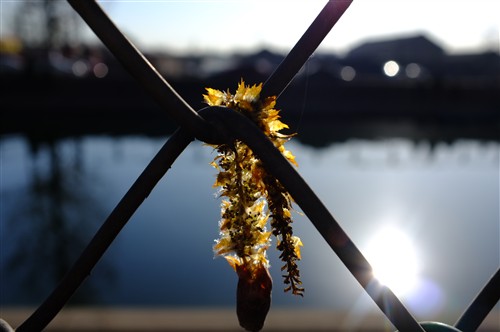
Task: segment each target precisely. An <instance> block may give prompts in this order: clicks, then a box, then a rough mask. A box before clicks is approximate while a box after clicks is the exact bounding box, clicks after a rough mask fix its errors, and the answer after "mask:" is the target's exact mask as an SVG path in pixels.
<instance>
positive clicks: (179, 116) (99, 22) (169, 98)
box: [68, 0, 213, 140]
mask: <svg viewBox="0 0 500 332" xmlns="http://www.w3.org/2000/svg"><path fill="white" fill-rule="evenodd" d="M68 2H69V3H70V5H71V6H72V7H73V8H74V9H75V11H76V12H78V14H79V15H80V16H81V17H82V18H83V20H84V21H85V22H86V23H87V24H88V26H89V27H90V28H91V29H92V31H94V33H95V34H96V35H97V37H99V38H100V39H101V41H102V42H103V43H104V45H106V47H107V48H108V49H109V50H110V51H111V53H113V55H114V56H115V57H116V59H117V60H118V61H119V62H120V63H121V64H122V65H123V66H124V67H125V69H126V70H127V71H128V72H129V73H130V74H131V75H132V76H133V77H134V78H135V79H136V80H137V81H138V82H139V83H140V85H141V86H142V87H143V88H144V89H146V91H147V92H149V94H150V95H151V96H152V97H153V98H154V99H155V100H156V102H157V103H158V104H159V105H160V106H161V107H162V108H163V110H165V111H166V112H168V113H169V114H170V115H171V116H172V117H173V119H174V120H175V121H176V122H177V123H178V124H179V125H180V126H181V127H183V128H185V129H187V130H189V131H190V132H192V133H193V134H194V135H196V136H197V137H200V138H203V140H210V138H209V137H208V136H207V135H208V133H213V131H212V130H209V129H208V128H207V125H208V124H207V123H206V122H205V121H203V119H202V118H201V117H200V116H199V115H198V113H196V111H195V110H194V109H193V108H192V107H191V106H189V104H188V103H187V102H186V101H184V99H182V97H181V96H180V95H179V94H178V93H177V92H176V91H175V90H174V88H173V87H172V86H171V85H170V84H169V83H168V82H167V81H166V80H165V79H164V78H163V77H162V76H161V75H160V74H159V73H158V72H157V71H156V69H155V68H154V67H153V65H151V63H150V62H149V61H148V60H147V59H146V58H145V57H144V55H143V54H142V53H141V52H140V51H139V50H138V49H137V48H136V47H135V46H134V45H133V44H132V42H131V41H130V40H128V39H127V37H125V35H124V34H123V33H122V32H121V31H120V30H119V29H118V28H117V27H116V26H115V24H114V23H113V22H112V21H111V19H110V18H109V17H108V16H107V15H106V13H105V12H104V11H103V10H102V8H101V7H100V6H99V4H97V3H96V2H95V1H93V0H92V1H91V0H85V1H81V0H68Z"/></svg>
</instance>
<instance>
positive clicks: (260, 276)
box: [236, 265, 273, 331]
mask: <svg viewBox="0 0 500 332" xmlns="http://www.w3.org/2000/svg"><path fill="white" fill-rule="evenodd" d="M237 273H238V290H237V293H236V314H237V315H238V321H239V322H240V326H241V327H243V328H244V329H245V330H247V331H260V330H261V329H262V327H263V326H264V321H265V320H266V316H267V313H268V311H269V308H270V306H271V289H272V287H273V282H272V280H271V276H270V275H269V271H268V269H267V268H266V267H265V266H263V265H259V267H257V268H254V271H253V272H252V271H250V270H248V269H247V268H246V267H245V266H244V265H242V266H239V267H238V268H237Z"/></svg>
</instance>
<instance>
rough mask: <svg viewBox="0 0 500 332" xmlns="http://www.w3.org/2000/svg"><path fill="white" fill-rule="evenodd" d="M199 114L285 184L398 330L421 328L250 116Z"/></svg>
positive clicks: (220, 110)
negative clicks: (246, 149) (254, 155)
mask: <svg viewBox="0 0 500 332" xmlns="http://www.w3.org/2000/svg"><path fill="white" fill-rule="evenodd" d="M200 114H201V115H202V116H203V118H205V119H207V120H208V121H213V122H215V123H219V124H220V125H222V126H223V128H224V129H223V130H224V131H225V132H227V133H229V134H230V135H232V138H231V139H238V140H241V141H242V142H244V143H245V144H247V145H248V146H249V147H250V148H251V149H252V151H253V152H254V153H255V154H256V155H258V156H259V158H260V159H261V160H262V161H263V163H264V166H265V167H266V169H268V171H269V172H270V173H271V174H273V175H274V176H275V177H276V178H277V179H278V180H279V181H280V182H281V183H282V184H283V185H284V186H285V188H286V189H287V190H288V192H289V193H290V194H291V195H292V197H293V199H294V201H295V202H296V203H297V204H298V205H299V206H300V207H301V209H302V211H303V212H304V213H305V214H306V215H307V217H308V218H309V220H310V221H311V222H312V223H313V225H314V226H315V227H316V229H317V230H318V231H319V233H320V234H321V235H322V236H323V238H324V239H325V241H326V242H327V243H328V244H329V245H330V248H332V250H333V251H334V252H335V253H336V254H337V256H338V257H339V258H340V260H341V261H342V262H343V263H344V265H345V266H346V267H347V269H349V271H350V272H351V273H352V275H353V276H354V277H355V278H356V280H357V281H358V282H359V283H360V284H361V286H362V287H363V288H364V289H365V291H366V292H367V293H368V295H370V297H371V298H372V299H373V301H375V303H376V304H377V305H378V307H379V308H380V310H382V312H383V313H384V314H385V315H386V316H387V318H389V320H390V321H391V322H392V324H393V325H394V326H395V327H396V328H397V329H398V330H399V331H405V332H412V331H414V332H423V331H424V329H423V328H422V327H421V326H420V325H419V324H418V323H417V321H416V320H415V318H414V317H413V316H412V315H411V314H410V312H409V311H408V310H407V309H406V307H405V306H404V305H403V303H401V301H400V300H399V299H398V298H397V297H396V295H394V293H393V292H392V291H391V290H390V289H389V288H387V287H385V286H383V285H381V284H379V283H378V282H377V281H376V280H375V279H374V278H373V274H372V268H371V265H370V263H369V262H368V260H367V259H366V258H365V257H364V256H363V254H362V253H361V251H359V249H358V248H357V247H356V245H355V244H354V243H353V242H352V241H351V239H350V238H349V236H348V235H347V234H346V233H345V231H344V230H343V229H342V227H341V226H340V224H339V223H338V222H337V221H336V220H335V218H334V217H333V216H332V215H331V214H330V212H329V211H328V209H327V208H326V207H325V205H324V204H323V203H322V202H321V200H320V199H319V198H318V196H316V194H315V193H314V191H313V190H312V189H311V187H309V185H308V184H307V182H305V181H304V179H303V178H302V177H301V176H300V174H299V173H297V171H296V170H295V169H294V168H293V167H292V166H291V165H290V163H289V162H288V161H287V160H286V159H285V158H284V157H283V156H282V155H281V153H280V152H279V151H278V150H277V149H276V147H275V146H274V145H273V143H272V142H271V141H270V140H269V139H268V138H267V137H266V136H265V135H264V133H262V131H261V130H260V129H259V128H258V127H257V126H256V125H255V124H254V123H253V122H252V121H251V120H250V119H248V118H246V117H245V116H244V115H242V114H241V113H238V112H234V111H232V110H230V109H227V108H224V107H207V108H205V109H203V110H201V111H200Z"/></svg>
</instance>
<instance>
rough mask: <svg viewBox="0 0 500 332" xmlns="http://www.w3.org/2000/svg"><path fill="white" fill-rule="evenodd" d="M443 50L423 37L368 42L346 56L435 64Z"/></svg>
mask: <svg viewBox="0 0 500 332" xmlns="http://www.w3.org/2000/svg"><path fill="white" fill-rule="evenodd" d="M444 54H445V52H444V50H443V49H442V48H441V47H439V46H438V45H437V44H436V43H434V42H432V41H431V40H430V39H429V38H427V37H426V36H424V35H416V36H409V37H403V38H396V39H384V40H378V41H369V42H366V43H364V44H362V45H360V46H358V47H355V48H353V49H352V50H351V51H350V52H349V53H348V55H347V57H348V58H351V59H361V58H370V59H379V60H384V61H385V60H387V59H389V58H390V59H393V60H397V61H401V62H406V63H408V62H419V63H428V62H435V61H436V60H437V59H440V58H441V57H442V56H443V55H444Z"/></svg>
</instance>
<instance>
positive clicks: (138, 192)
mask: <svg viewBox="0 0 500 332" xmlns="http://www.w3.org/2000/svg"><path fill="white" fill-rule="evenodd" d="M68 2H69V3H70V4H71V6H72V7H73V8H74V9H75V10H76V11H77V12H78V13H79V14H80V16H81V17H82V18H83V19H84V21H85V22H86V23H87V24H88V25H89V27H90V28H91V29H92V30H93V31H94V33H95V34H96V35H97V36H98V37H99V38H100V39H101V40H102V42H103V43H104V44H105V45H106V46H107V47H108V49H109V50H110V51H111V52H112V53H113V54H114V56H115V57H116V58H117V59H118V60H119V61H120V62H121V63H122V65H123V66H124V67H125V68H126V69H127V70H128V71H129V72H130V73H131V74H132V76H133V77H134V78H135V79H136V80H137V81H138V82H139V83H140V84H141V86H142V87H143V88H144V89H145V90H146V91H147V92H148V93H149V94H150V96H151V97H152V98H154V99H155V100H156V101H157V102H158V103H159V105H160V106H161V107H162V108H163V110H165V111H166V112H167V113H168V114H169V115H170V116H172V117H173V119H174V120H175V121H176V122H177V123H178V124H179V125H180V128H179V129H178V130H177V131H176V132H175V133H174V134H173V135H172V136H171V137H170V138H169V139H168V140H167V142H166V143H165V145H164V146H163V147H162V148H161V149H160V150H159V152H158V153H157V155H156V156H155V157H154V158H153V159H152V160H151V162H150V163H149V164H148V166H147V167H146V168H145V169H144V171H143V172H142V174H141V175H140V176H139V177H138V178H137V180H136V181H135V182H134V184H133V185H132V186H131V187H130V189H129V190H128V192H127V193H126V194H125V195H124V197H123V198H122V199H121V200H120V202H119V203H118V204H117V206H116V207H115V208H114V210H113V211H112V212H111V214H110V215H109V216H108V218H107V219H106V220H105V221H104V223H103V225H102V226H101V228H100V229H99V230H98V231H97V233H96V234H95V236H94V237H93V239H92V240H91V242H90V243H89V244H88V246H87V247H86V249H85V250H84V251H83V253H82V254H81V256H80V257H79V258H78V260H77V261H76V262H75V264H74V265H73V267H72V268H71V269H70V271H69V272H68V273H67V275H66V276H65V277H64V278H63V280H62V281H61V282H60V284H59V285H58V286H57V287H56V288H55V289H54V291H53V292H52V293H51V294H50V295H49V297H48V298H47V299H46V300H45V301H44V302H43V303H42V304H41V305H40V306H39V307H38V308H37V309H36V310H35V312H34V313H33V314H32V315H31V316H30V317H29V318H28V319H27V320H26V321H25V322H24V323H22V324H21V325H20V326H19V327H18V328H17V331H39V330H42V329H43V328H45V327H46V326H47V325H48V324H49V323H50V321H51V320H52V319H53V318H54V317H55V316H56V315H57V314H58V313H59V311H60V310H61V309H62V308H63V307H64V305H65V304H66V303H67V301H68V300H69V299H70V297H71V296H72V295H73V294H74V292H75V291H76V290H77V289H78V287H79V286H80V285H81V284H82V282H83V281H84V280H85V279H86V278H87V277H88V276H89V275H90V272H91V270H92V269H93V268H94V266H95V265H96V263H97V262H98V261H99V259H100V258H101V257H102V255H103V254H104V252H105V251H106V250H107V249H108V247H109V246H110V245H111V243H112V242H113V240H114V239H115V237H116V236H117V235H118V234H119V232H120V231H121V229H122V228H123V227H124V226H125V224H126V223H127V221H128V220H129V219H130V217H131V216H132V215H133V214H134V212H135V211H136V210H137V208H138V207H139V206H140V205H141V204H142V202H143V201H144V200H145V199H146V197H147V196H148V195H149V193H150V192H151V191H152V189H153V188H154V187H155V185H156V184H157V183H158V181H159V180H160V179H161V178H162V177H163V176H165V174H166V172H167V171H168V169H169V168H170V167H171V166H172V164H173V163H174V162H175V160H176V158H177V157H178V156H179V155H180V154H181V153H182V152H183V151H184V149H185V148H186V147H187V146H188V145H189V143H190V142H191V141H193V140H194V139H198V140H200V141H203V142H206V143H211V144H223V143H230V142H232V141H234V140H235V139H238V140H241V141H242V142H244V143H246V144H247V145H248V146H249V147H250V148H251V149H252V150H253V151H254V153H255V154H257V155H258V156H259V157H260V159H261V160H262V161H263V163H264V165H265V167H266V169H267V170H268V171H269V172H270V173H271V174H273V175H274V176H275V177H276V178H277V179H278V180H279V181H280V182H281V183H282V184H283V185H284V187H285V188H286V189H287V190H288V192H289V193H290V194H291V195H292V197H293V199H294V201H295V202H296V203H297V204H298V205H299V206H300V208H301V209H302V211H303V212H304V213H305V214H306V216H307V217H308V218H309V219H310V221H311V222H312V223H313V225H314V226H315V227H316V229H317V230H318V231H319V233H320V234H321V235H322V236H323V238H324V239H325V241H326V242H327V243H328V244H329V245H330V247H331V249H332V250H333V251H334V252H335V253H336V254H337V256H338V257H339V258H340V260H341V261H342V262H343V263H344V265H345V266H346V267H347V268H348V269H349V271H350V272H351V274H352V275H353V276H354V278H355V279H356V280H357V281H358V282H359V284H360V285H361V286H362V287H363V288H364V289H365V291H366V292H367V293H368V294H369V295H370V297H371V298H372V299H373V301H374V302H375V303H376V304H377V306H378V307H379V308H380V310H381V311H382V312H383V313H384V314H385V315H386V316H387V318H388V319H389V320H390V322H391V323H392V324H393V325H394V327H395V328H397V329H398V330H400V331H410V332H411V331H424V328H423V327H422V326H421V324H419V323H418V322H417V321H416V320H415V318H414V317H413V316H412V315H411V314H410V313H409V311H408V310H407V309H406V307H405V306H404V305H403V304H402V303H401V301H400V300H399V299H398V298H397V297H396V296H395V295H394V293H393V292H392V291H391V290H390V289H389V288H387V287H385V286H384V285H381V284H380V283H378V282H377V281H376V280H375V279H374V278H373V275H372V268H371V266H370V264H369V262H368V261H367V260H366V258H365V257H364V256H363V254H362V253H361V252H360V250H359V249H358V248H357V247H356V245H355V244H354V243H353V242H352V241H351V239H350V238H349V236H348V235H347V234H346V233H345V232H344V230H343V229H342V227H341V226H340V225H339V223H338V222H337V221H336V220H335V219H334V217H333V216H332V215H331V213H330V212H329V211H328V209H327V208H326V207H325V206H324V205H323V203H322V202H321V201H320V199H319V198H318V197H317V196H316V194H315V193H314V191H313V190H312V189H311V188H310V187H309V186H308V184H307V183H306V182H305V181H304V180H303V179H302V177H301V176H300V175H299V174H298V173H297V171H296V170H295V169H294V168H293V167H292V166H291V165H290V164H289V162H288V161H287V160H286V159H285V158H284V157H283V156H282V155H281V153H280V152H279V151H278V150H277V149H276V148H275V147H274V145H273V144H272V143H271V142H270V141H269V140H268V138H267V137H266V136H265V135H264V134H263V133H262V132H261V131H260V129H259V128H258V127H257V126H256V125H255V124H254V123H253V122H251V121H250V120H249V119H248V118H246V117H244V116H243V115H241V114H240V113H237V112H234V111H231V110H229V109H226V108H223V107H207V108H204V109H202V110H200V111H199V112H196V111H195V110H194V109H193V108H192V107H190V106H189V104H188V103H187V102H185V101H184V100H183V99H182V97H181V96H180V95H179V94H177V92H176V91H175V90H174V89H173V88H172V86H170V85H169V84H168V82H167V81H166V80H165V79H164V78H163V77H162V76H160V74H159V73H158V72H157V71H156V70H155V68H154V67H153V66H152V65H151V64H150V63H149V62H148V61H147V59H146V58H145V57H144V56H143V55H142V53H141V52H140V51H139V50H138V49H137V48H136V47H135V46H134V45H133V44H132V43H131V42H130V41H129V40H128V39H127V38H126V37H125V36H124V35H123V34H122V33H121V32H120V30H119V29H118V28H117V27H116V26H115V25H114V24H113V22H112V21H111V20H110V19H109V18H108V16H107V15H106V14H105V13H104V11H103V10H102V9H101V7H100V6H99V5H98V4H97V3H96V2H95V1H79V0H68ZM351 2H352V0H337V1H328V3H327V4H326V5H325V7H324V8H323V9H322V11H321V12H320V13H319V15H318V16H317V18H316V19H315V20H314V21H313V23H312V24H311V25H310V27H309V28H308V29H307V30H306V32H305V33H304V35H303V36H302V37H301V38H300V40H299V41H298V42H297V44H296V45H295V46H294V47H293V49H292V50H291V51H290V53H289V54H288V55H287V57H286V58H285V59H284V60H283V62H282V63H281V64H280V65H279V66H278V68H277V69H276V70H275V71H274V72H273V74H272V75H271V76H270V77H269V78H268V80H267V81H266V82H265V84H264V86H263V91H262V93H263V94H264V95H267V96H271V95H275V96H279V95H280V94H281V93H282V92H283V91H284V90H285V88H286V87H287V86H288V84H289V83H290V81H291V80H292V79H293V77H294V76H295V75H296V73H297V72H298V71H299V70H300V68H301V67H302V66H303V65H304V63H305V62H306V61H307V59H308V58H309V57H310V56H311V55H312V53H313V52H314V51H315V50H316V48H317V47H318V46H319V44H320V43H321V42H322V40H323V39H324V38H325V36H326V35H327V34H328V33H329V31H330V30H331V28H332V27H333V26H334V25H335V23H336V22H337V21H338V20H339V19H340V17H341V16H342V15H343V14H344V12H345V11H346V10H347V8H348V7H349V6H350V4H351ZM498 289H500V270H499V271H497V272H496V274H495V275H494V276H493V277H492V278H491V279H490V280H489V282H488V283H487V284H486V286H485V287H484V289H483V290H482V291H481V292H480V293H479V295H478V296H477V297H476V299H475V300H474V301H473V302H472V303H471V305H470V306H469V307H468V308H467V309H466V310H465V312H464V313H463V315H462V316H461V317H460V319H459V320H458V321H457V323H456V324H455V325H456V328H458V329H460V330H463V331H475V330H476V329H477V328H478V327H479V325H480V324H481V322H482V321H483V320H484V318H485V317H486V316H487V315H488V313H489V312H490V311H491V309H492V308H493V307H494V306H495V304H496V303H497V302H498V300H499V297H500V292H499V291H498Z"/></svg>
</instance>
